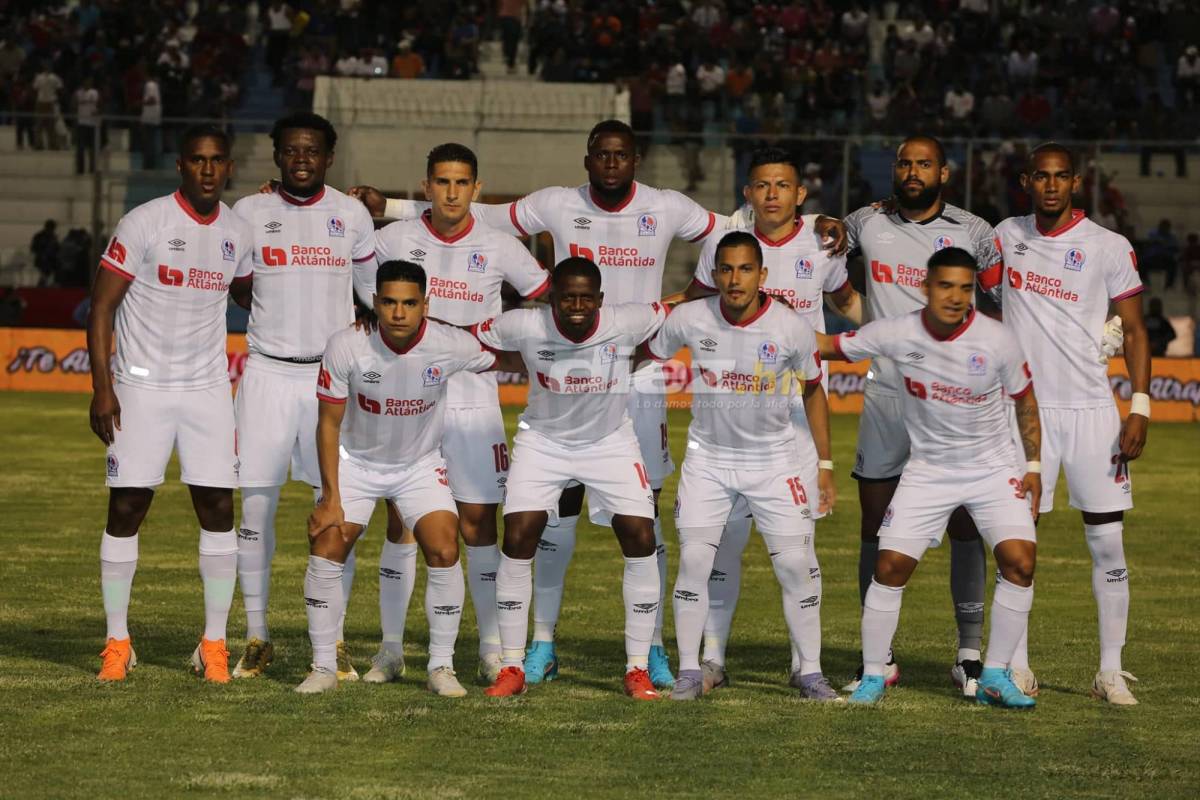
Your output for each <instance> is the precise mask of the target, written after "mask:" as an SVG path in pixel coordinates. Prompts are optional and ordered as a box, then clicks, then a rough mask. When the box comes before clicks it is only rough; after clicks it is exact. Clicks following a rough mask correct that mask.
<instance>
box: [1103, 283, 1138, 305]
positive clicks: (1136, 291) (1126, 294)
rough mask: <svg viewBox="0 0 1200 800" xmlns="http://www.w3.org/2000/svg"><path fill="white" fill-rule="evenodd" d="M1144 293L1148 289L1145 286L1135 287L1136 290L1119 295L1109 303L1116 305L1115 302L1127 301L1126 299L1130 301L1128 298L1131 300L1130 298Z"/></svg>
mask: <svg viewBox="0 0 1200 800" xmlns="http://www.w3.org/2000/svg"><path fill="white" fill-rule="evenodd" d="M1144 291H1146V287H1145V286H1135V287H1134V288H1132V289H1130V290H1129V291H1128V292H1121V293H1120V294H1119V295H1117V296H1116V297H1114V298H1112V299H1111V300H1109V302H1110V303H1115V302H1117V301H1118V300H1125V299H1128V298H1130V297H1133V296H1134V295H1139V294H1141V293H1142V292H1144Z"/></svg>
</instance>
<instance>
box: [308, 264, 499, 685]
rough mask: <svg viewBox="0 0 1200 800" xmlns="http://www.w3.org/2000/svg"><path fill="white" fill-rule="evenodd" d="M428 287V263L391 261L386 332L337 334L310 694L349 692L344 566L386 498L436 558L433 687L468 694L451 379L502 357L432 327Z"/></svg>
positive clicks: (315, 532) (321, 454) (381, 316)
mask: <svg viewBox="0 0 1200 800" xmlns="http://www.w3.org/2000/svg"><path fill="white" fill-rule="evenodd" d="M425 289H426V277H425V271H424V270H423V269H421V267H420V266H418V265H416V264H412V263H410V262H405V261H386V262H384V264H383V265H382V266H380V267H379V272H378V279H377V284H376V289H375V294H374V309H375V314H376V317H377V319H378V326H377V327H376V328H375V329H374V330H372V332H371V333H370V335H367V336H364V335H363V333H362V332H361V331H357V330H354V329H353V328H345V329H343V330H340V331H338V332H337V333H335V334H334V335H333V336H331V337H330V339H329V343H328V345H327V346H326V348H325V353H324V356H323V358H322V361H321V366H320V370H319V372H318V374H317V379H316V392H317V397H318V398H319V399H320V403H321V407H320V421H319V422H318V424H317V456H318V460H319V461H320V471H321V500H320V502H318V503H317V506H316V508H314V509H313V512H312V516H311V517H309V523H308V532H309V543H310V546H309V553H310V555H309V559H308V571H307V573H306V574H305V577H304V601H305V605H306V606H307V613H308V632H309V638H310V639H311V640H312V647H313V669H312V672H310V673H309V675H308V677H306V678H305V680H304V682H303V683H301V684H300V685H299V686H297V687H296V691H297V692H300V693H301V694H317V693H320V692H326V691H329V690H330V689H335V688H337V685H338V681H337V648H336V641H337V640H336V637H337V626H338V621H339V619H340V618H341V608H340V606H341V604H342V585H341V572H342V566H343V564H344V563H345V559H346V556H347V555H348V554H349V552H350V550H351V548H352V547H353V546H354V541H355V540H356V539H357V538H358V536H359V535H360V534H361V533H362V531H363V530H364V529H365V528H366V526H367V524H368V523H369V522H370V519H371V514H372V512H373V511H374V510H375V504H376V502H377V501H378V500H380V499H384V500H387V501H388V502H389V503H392V504H394V505H395V506H396V509H397V511H399V513H400V516H401V517H402V518H403V520H404V523H405V524H406V525H408V526H409V528H410V529H411V530H412V531H413V533H414V534H415V536H416V539H417V542H418V543H419V544H420V546H421V549H422V551H423V552H424V555H425V564H426V566H427V568H428V580H429V585H428V587H427V589H426V592H425V613H426V616H427V618H428V620H429V681H428V684H427V685H428V688H429V690H430V691H431V692H433V693H434V694H438V695H441V696H443V697H462V696H463V695H465V694H466V690H465V689H464V688H463V687H462V685H461V684H460V683H459V682H458V679H457V678H456V677H455V674H454V642H455V639H456V638H457V637H458V626H459V621H460V620H461V618H462V605H463V600H464V597H465V593H466V589H465V586H464V583H463V574H462V567H461V566H460V565H459V561H458V518H457V517H456V516H455V510H454V500H453V498H452V497H451V494H450V486H449V482H448V481H447V479H446V462H445V460H444V459H443V458H442V454H441V443H442V430H443V419H444V417H445V413H446V395H447V383H448V381H449V379H450V378H451V377H452V376H453V375H455V374H457V373H459V372H462V371H471V372H483V371H486V370H489V369H492V368H494V367H495V366H496V364H497V358H496V355H495V354H494V353H491V352H489V351H487V350H485V349H484V348H482V347H481V346H480V344H479V342H478V341H477V340H476V339H475V338H474V337H472V336H471V335H470V334H468V333H466V332H465V331H461V330H459V329H457V328H455V327H453V326H451V325H444V324H442V323H439V322H434V321H432V320H427V319H426V307H427V303H426V298H425Z"/></svg>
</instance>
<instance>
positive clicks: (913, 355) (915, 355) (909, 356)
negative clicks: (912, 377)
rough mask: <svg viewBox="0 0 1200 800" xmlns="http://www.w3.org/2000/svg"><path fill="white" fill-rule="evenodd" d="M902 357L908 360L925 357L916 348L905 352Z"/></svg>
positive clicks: (918, 359) (917, 359)
mask: <svg viewBox="0 0 1200 800" xmlns="http://www.w3.org/2000/svg"><path fill="white" fill-rule="evenodd" d="M904 357H905V358H907V359H908V360H909V361H920V360H921V359H923V358H925V354H924V353H918V352H917V351H916V350H914V351H913V352H911V353H906V354H905V355H904Z"/></svg>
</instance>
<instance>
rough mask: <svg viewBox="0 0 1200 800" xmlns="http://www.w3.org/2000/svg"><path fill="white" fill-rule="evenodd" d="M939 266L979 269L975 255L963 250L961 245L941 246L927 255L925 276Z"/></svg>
mask: <svg viewBox="0 0 1200 800" xmlns="http://www.w3.org/2000/svg"><path fill="white" fill-rule="evenodd" d="M939 267H967V268H968V269H971V270H973V271H978V270H979V262H978V261H976V260H975V256H973V255H971V254H970V253H968V252H967V251H966V250H963V249H962V248H961V247H943V248H942V249H941V250H938V251H937V252H936V253H934V254H933V255H931V256H930V257H929V261H927V262H926V263H925V268H926V270H927V272H926V278H928V276H930V275H932V274H933V273H934V271H936V270H937V269H938V268H939Z"/></svg>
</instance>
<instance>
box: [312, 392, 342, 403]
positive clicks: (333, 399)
mask: <svg viewBox="0 0 1200 800" xmlns="http://www.w3.org/2000/svg"><path fill="white" fill-rule="evenodd" d="M317 399H318V400H323V401H325V402H326V403H333V404H335V405H339V406H342V405H345V404H346V398H345V397H330V396H329V395H327V394H321V393H320V392H317Z"/></svg>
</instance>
